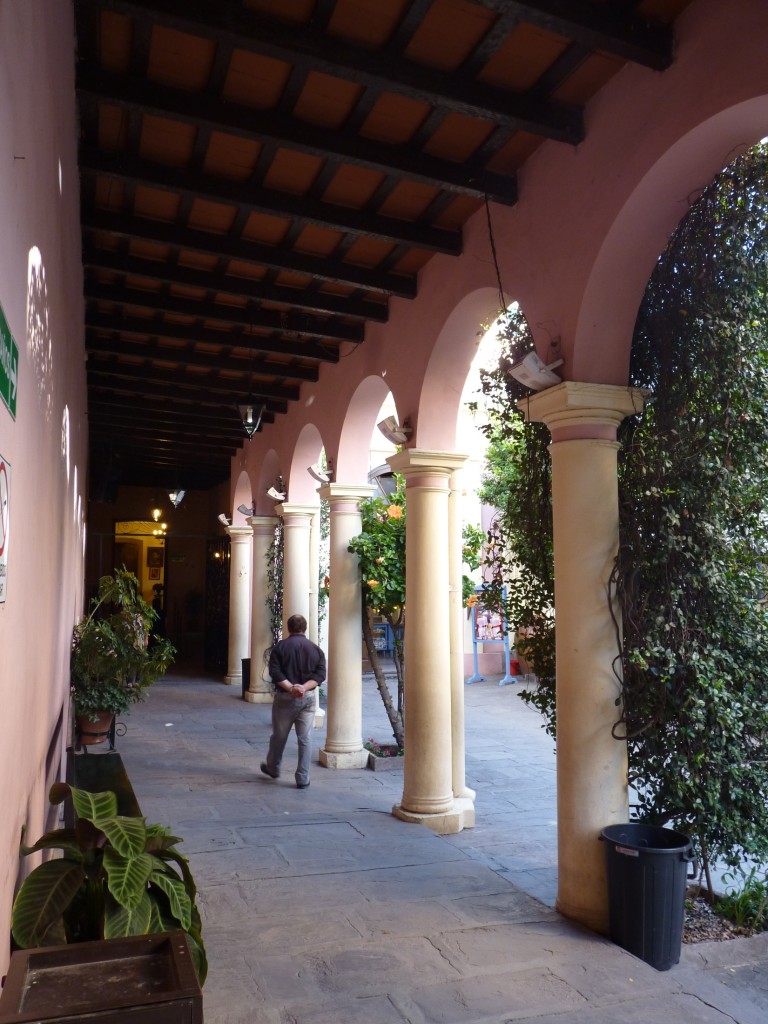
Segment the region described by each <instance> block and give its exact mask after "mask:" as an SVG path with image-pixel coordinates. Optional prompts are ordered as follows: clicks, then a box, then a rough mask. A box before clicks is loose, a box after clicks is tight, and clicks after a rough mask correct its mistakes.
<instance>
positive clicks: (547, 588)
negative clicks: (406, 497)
mask: <svg viewBox="0 0 768 1024" xmlns="http://www.w3.org/2000/svg"><path fill="white" fill-rule="evenodd" d="M499 340H500V342H501V353H500V357H499V363H498V366H497V367H496V368H494V369H493V370H490V371H486V372H483V373H482V374H481V386H482V390H483V393H484V394H485V395H486V397H487V399H488V402H489V404H490V406H491V409H490V413H489V418H488V423H487V424H486V426H485V427H483V428H482V429H483V432H484V433H485V436H486V438H487V439H488V449H487V453H486V471H485V474H484V477H483V481H482V486H481V489H480V492H479V497H480V500H481V501H483V502H484V503H485V504H487V505H491V506H492V507H493V508H495V509H496V510H497V514H496V517H495V519H494V523H493V525H492V527H491V529H490V530H489V533H488V543H487V548H486V556H485V573H484V575H485V578H486V580H487V581H488V591H487V593H486V595H485V596H484V598H483V600H484V602H485V603H486V604H488V605H498V606H499V607H502V608H503V610H504V615H505V618H506V620H507V622H508V623H510V627H511V629H512V630H513V631H514V632H515V635H516V641H515V646H516V648H517V650H518V651H519V653H520V654H521V655H522V656H523V657H524V658H525V659H526V660H527V661H529V662H530V663H531V665H532V667H533V670H534V672H535V674H536V677H537V679H538V686H537V687H536V689H535V690H533V691H524V692H523V693H522V694H521V697H522V698H523V699H524V700H526V701H527V702H529V703H530V704H532V705H533V706H534V707H536V708H538V710H540V711H541V712H542V713H543V714H544V716H545V728H546V729H547V731H548V732H549V733H550V734H551V735H554V733H555V716H554V708H555V628H554V618H553V614H552V609H553V603H554V570H553V561H552V499H551V474H550V460H549V453H548V451H547V448H548V446H549V431H548V430H547V428H546V427H545V426H544V425H543V424H541V423H529V422H526V421H525V418H524V416H523V414H522V413H521V412H520V411H519V410H518V409H517V403H518V401H519V400H520V399H522V398H523V397H524V396H525V395H526V394H527V391H526V390H525V388H523V387H522V385H521V384H519V383H518V382H517V381H516V380H515V379H514V377H512V376H511V374H510V373H509V370H510V367H511V366H512V365H513V364H514V363H515V362H517V361H518V360H519V359H520V358H521V357H522V356H523V355H525V353H526V352H529V351H531V350H532V349H533V338H532V336H531V333H530V329H529V327H528V323H527V321H526V320H525V317H524V316H523V314H522V311H521V310H520V308H519V307H518V306H517V305H513V306H511V307H510V308H509V309H508V310H507V311H506V313H504V314H503V316H502V317H501V318H500V330H499ZM504 588H506V599H505V598H504V596H503V594H504Z"/></svg>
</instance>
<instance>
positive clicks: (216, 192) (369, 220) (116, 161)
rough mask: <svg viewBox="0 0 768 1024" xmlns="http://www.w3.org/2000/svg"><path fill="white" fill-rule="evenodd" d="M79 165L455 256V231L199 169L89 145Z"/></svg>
mask: <svg viewBox="0 0 768 1024" xmlns="http://www.w3.org/2000/svg"><path fill="white" fill-rule="evenodd" d="M79 163H80V170H81V172H83V173H86V174H96V175H100V176H102V177H105V178H109V179H111V180H114V181H122V182H130V183H131V184H133V185H144V186H146V187H148V188H156V189H164V190H166V191H169V192H177V193H179V194H180V195H182V196H184V197H185V198H187V199H195V198H198V197H202V198H205V199H207V200H209V201H210V202H214V203H221V204H223V205H226V206H236V207H238V209H240V210H242V211H244V212H245V213H247V214H250V213H253V212H257V213H267V214H269V215H270V216H275V217H287V218H290V219H291V220H298V221H300V222H301V223H303V224H313V225H317V226H320V227H322V228H328V229H330V230H333V231H341V232H351V233H352V234H354V235H365V236H368V237H370V238H378V239H381V240H382V241H384V242H391V243H393V244H395V245H401V244H404V245H409V246H417V247H418V248H420V249H426V250H427V251H428V252H442V253H446V254H447V255H449V256H458V255H460V253H461V232H460V231H445V230H443V229H442V228H433V227H429V226H428V225H426V224H424V225H422V224H412V223H410V222H409V221H405V220H395V219H394V218H393V217H383V216H381V215H380V214H371V213H368V212H366V211H365V210H355V209H352V208H350V207H344V206H337V205H334V204H331V203H324V202H319V201H317V200H314V199H310V198H306V197H297V196H292V195H290V194H289V193H288V192H276V191H274V190H270V189H265V188H263V187H261V188H258V189H254V188H253V187H251V186H249V185H241V184H239V183H237V182H232V181H226V180H225V179H222V178H214V177H212V176H211V175H210V174H206V173H204V172H202V171H196V170H192V169H190V168H181V169H178V168H175V167H165V166H163V165H161V164H154V163H153V164H150V163H147V162H146V161H144V160H139V159H137V158H135V157H132V156H128V155H127V154H125V153H118V154H115V153H104V152H99V151H98V150H96V149H94V148H92V147H90V146H81V147H80V161H79Z"/></svg>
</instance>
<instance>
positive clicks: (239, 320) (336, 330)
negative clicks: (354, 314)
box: [85, 279, 365, 344]
mask: <svg viewBox="0 0 768 1024" xmlns="http://www.w3.org/2000/svg"><path fill="white" fill-rule="evenodd" d="M85 297H86V299H90V300H91V301H93V302H112V303H116V304H117V305H118V306H137V307H139V308H142V309H151V310H152V311H153V313H172V314H177V315H178V316H185V317H195V319H198V320H213V321H217V322H218V323H222V324H232V325H235V326H238V327H252V328H264V329H265V330H267V331H281V332H284V333H285V334H298V335H302V336H305V335H306V336H307V339H308V340H310V339H311V340H312V341H315V340H316V339H318V338H327V339H329V340H331V341H338V342H341V341H354V342H355V343H358V344H359V343H360V342H361V341H363V339H364V337H365V328H364V327H363V326H362V325H361V324H346V323H344V322H343V321H342V320H340V319H338V318H334V319H328V318H326V317H319V316H311V315H310V314H308V313H293V312H289V311H287V310H285V311H283V310H272V309H263V308H260V307H255V308H254V307H253V306H252V305H250V304H249V305H248V306H228V305H226V304H225V303H222V302H214V301H213V300H211V299H193V298H190V297H186V296H185V297H184V298H182V297H180V296H176V295H170V294H168V292H167V291H166V290H165V289H163V290H161V291H145V290H144V289H141V288H129V287H128V286H127V285H126V284H125V282H122V283H120V284H117V283H112V284H104V283H101V282H98V281H94V280H93V279H89V280H86V282H85Z"/></svg>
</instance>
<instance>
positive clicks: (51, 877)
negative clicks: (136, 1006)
mask: <svg viewBox="0 0 768 1024" xmlns="http://www.w3.org/2000/svg"><path fill="white" fill-rule="evenodd" d="M68 796H71V798H72V803H73V806H74V809H75V812H76V814H77V820H76V823H75V827H74V828H59V829H55V830H53V831H51V832H47V833H46V834H45V835H43V836H42V837H41V838H40V839H38V841H37V842H36V843H35V844H34V846H26V845H24V844H23V843H22V847H21V852H22V855H24V856H27V855H29V854H32V853H36V852H39V851H41V850H52V849H56V850H59V851H61V856H59V857H56V858H53V859H51V860H47V861H44V862H43V863H42V864H40V865H39V866H38V867H36V868H35V869H34V870H33V871H32V872H31V873H30V874H29V875H28V876H27V877H26V878H25V879H24V882H23V883H22V885H21V888H20V889H19V891H18V894H17V895H16V899H15V901H14V904H13V913H12V918H11V928H12V933H13V939H14V941H15V943H16V944H17V946H19V947H21V948H22V949H28V948H30V947H35V946H54V945H59V944H61V943H69V942H86V941H90V940H94V939H113V938H121V937H125V936H129V935H147V934H150V933H154V932H165V931H175V930H177V929H182V930H183V931H184V932H186V934H187V939H188V943H189V948H190V953H191V955H192V957H193V960H194V963H195V968H196V970H197V974H198V978H199V980H200V983H201V984H202V983H203V982H204V981H205V976H206V973H207V961H206V955H205V946H204V944H203V939H202V931H201V920H200V914H199V912H198V909H197V906H196V903H195V898H196V895H197V889H196V887H195V883H194V880H193V878H192V874H191V872H190V870H189V866H188V863H187V858H186V857H184V856H183V855H182V854H181V853H179V851H178V850H177V849H176V844H177V843H179V842H181V840H180V839H178V838H177V837H176V836H174V835H172V834H171V832H170V830H169V829H168V828H166V827H164V826H162V825H148V824H147V823H146V819H145V818H141V817H129V816H125V815H119V814H118V813H117V797H116V796H115V794H114V793H112V792H103V793H88V792H86V791H84V790H80V789H73V788H72V787H70V786H68V785H67V784H66V783H56V784H55V785H54V786H53V787H52V788H51V792H50V801H51V803H52V804H54V805H56V804H60V803H62V802H63V801H64V800H65V799H66V798H67V797H68Z"/></svg>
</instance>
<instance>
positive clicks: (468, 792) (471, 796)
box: [453, 786, 477, 804]
mask: <svg viewBox="0 0 768 1024" xmlns="http://www.w3.org/2000/svg"><path fill="white" fill-rule="evenodd" d="M453 796H454V799H455V800H471V801H472V803H473V804H474V802H475V797H476V796H477V793H476V792H475V791H474V789H470V788H469V786H465V787H464V789H462V790H461V792H460V793H454V794H453Z"/></svg>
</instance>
